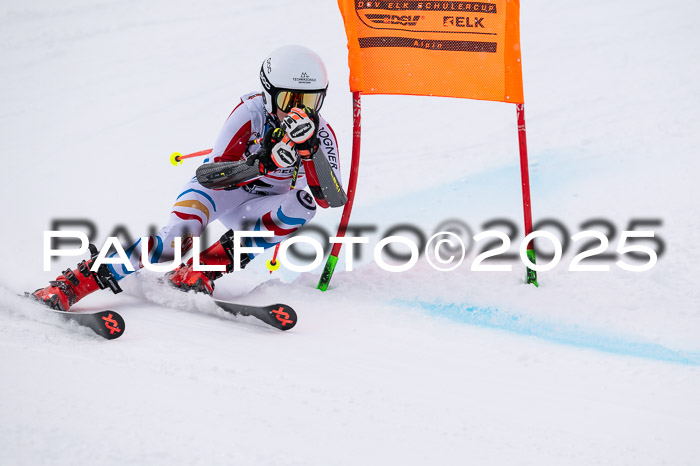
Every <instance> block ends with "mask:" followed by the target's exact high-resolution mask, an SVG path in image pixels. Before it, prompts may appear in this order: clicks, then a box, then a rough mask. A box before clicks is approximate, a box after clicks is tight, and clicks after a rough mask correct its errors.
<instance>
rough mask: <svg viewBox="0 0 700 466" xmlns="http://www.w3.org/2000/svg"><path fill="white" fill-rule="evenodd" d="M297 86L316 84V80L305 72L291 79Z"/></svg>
mask: <svg viewBox="0 0 700 466" xmlns="http://www.w3.org/2000/svg"><path fill="white" fill-rule="evenodd" d="M293 79H294V81H296V82H298V83H299V84H311V83H315V82H316V78H312V77H310V76H309V75H308V74H307V73H306V72H305V71H304V72H302V73H301V76H299V77H298V78H293Z"/></svg>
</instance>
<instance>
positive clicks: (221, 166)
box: [31, 45, 347, 311]
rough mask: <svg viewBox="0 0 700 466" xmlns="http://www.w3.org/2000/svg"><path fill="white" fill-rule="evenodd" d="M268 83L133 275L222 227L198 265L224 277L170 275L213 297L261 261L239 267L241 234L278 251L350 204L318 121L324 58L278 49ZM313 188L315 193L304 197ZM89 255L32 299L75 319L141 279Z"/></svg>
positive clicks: (136, 260)
mask: <svg viewBox="0 0 700 466" xmlns="http://www.w3.org/2000/svg"><path fill="white" fill-rule="evenodd" d="M260 82H261V84H262V88H263V90H262V93H251V94H246V95H244V96H242V97H241V102H240V103H239V104H238V106H237V107H236V108H235V109H234V110H233V112H232V113H231V115H230V116H229V117H228V119H227V120H226V122H225V124H224V127H223V128H222V130H221V132H220V134H219V137H218V138H217V140H216V143H215V144H214V148H213V151H212V153H211V155H210V158H209V159H207V160H205V161H204V165H202V166H201V167H200V168H199V169H198V176H197V177H195V178H193V179H192V180H191V181H190V182H189V183H187V184H186V185H185V186H184V187H183V188H182V190H181V191H180V192H179V193H178V195H177V197H176V199H175V203H174V206H173V209H172V212H171V214H170V219H169V222H168V224H167V225H165V226H164V227H163V228H162V229H161V230H160V231H159V232H158V234H157V236H155V237H150V238H149V241H148V244H143V243H142V242H141V241H140V240H139V241H137V242H136V243H135V244H133V245H132V246H131V247H129V248H128V249H127V250H126V254H127V256H128V257H129V262H130V263H131V265H132V266H133V268H134V270H135V271H138V270H139V269H140V268H141V267H142V263H141V253H142V248H144V247H146V248H147V249H148V258H149V260H150V263H152V264H153V263H157V262H165V261H168V260H171V259H172V258H173V256H174V247H175V241H174V238H176V237H180V238H182V247H181V251H182V253H183V254H184V253H185V252H187V251H188V250H189V249H190V248H191V247H192V237H193V236H199V235H200V233H201V232H202V231H203V230H204V228H205V227H206V226H207V224H209V223H210V222H212V221H214V220H219V221H220V222H222V223H223V224H224V226H226V227H227V228H229V229H230V230H229V231H228V232H227V233H225V234H224V235H223V236H222V237H221V239H220V240H219V241H217V242H216V243H215V244H213V245H212V246H211V247H209V248H208V249H206V250H205V251H203V252H202V253H201V255H200V263H201V264H204V265H223V266H225V267H226V271H225V272H210V271H195V270H194V266H193V262H192V259H190V260H189V261H188V262H187V263H186V264H182V265H180V266H179V267H178V268H177V269H176V270H174V271H173V272H169V273H168V274H166V277H167V279H168V280H169V282H170V283H171V284H172V285H173V286H175V287H177V288H179V289H182V290H184V291H190V290H192V291H195V292H202V293H206V294H212V292H213V291H214V280H216V279H217V278H219V277H220V276H221V275H223V273H229V272H231V271H233V270H234V265H233V264H234V261H236V260H237V261H240V262H239V263H240V267H241V268H242V267H245V266H246V265H247V264H248V263H249V262H250V261H251V260H252V259H253V257H254V255H253V254H242V255H241V256H240V257H238V258H236V257H234V252H233V250H234V247H233V231H234V230H247V231H249V230H255V231H270V232H272V233H273V234H274V236H272V237H266V238H259V237H258V238H246V240H245V241H244V244H243V245H244V246H247V247H253V246H258V247H263V248H270V247H273V246H275V245H276V244H277V243H279V242H281V241H282V240H284V239H285V238H287V237H288V236H290V235H291V234H293V233H294V232H295V231H297V230H298V229H300V228H301V227H303V226H304V225H305V224H306V223H308V222H309V221H311V219H313V217H314V214H315V213H316V206H317V205H320V206H321V207H324V208H325V207H329V206H333V207H336V206H340V205H342V204H344V203H345V201H346V199H347V198H346V197H345V193H344V192H343V191H342V186H341V185H340V182H339V180H340V173H339V160H338V148H337V141H336V138H335V134H334V133H333V130H332V129H331V127H330V125H329V124H328V123H327V122H326V121H325V120H324V119H323V118H322V117H321V116H320V114H319V113H318V112H319V110H320V109H321V106H322V105H323V101H324V98H325V96H326V89H327V88H328V77H327V73H326V69H325V66H324V64H323V62H322V60H321V58H320V57H319V56H318V55H317V54H316V53H314V52H313V51H311V50H309V49H307V48H305V47H301V46H297V45H290V46H285V47H282V48H279V49H277V50H275V51H273V52H272V53H271V54H270V55H269V56H268V57H267V58H266V59H265V60H264V61H263V63H262V67H261V69H260ZM207 162H210V163H207ZM329 180H330V181H329ZM306 185H308V186H309V188H310V191H311V193H309V192H308V191H306V190H304V189H303V188H304V186H306ZM90 251H91V258H90V259H89V260H87V261H83V262H81V263H80V264H79V265H78V267H77V269H75V270H70V269H68V270H66V271H64V272H63V274H62V275H60V276H59V277H58V278H56V280H54V281H51V282H50V284H49V286H47V287H46V288H41V289H38V290H36V291H35V292H34V293H32V294H31V296H32V297H33V298H34V299H37V300H39V301H41V302H43V303H45V304H46V305H47V306H49V307H51V308H53V309H56V310H62V311H67V310H68V309H69V308H70V307H71V306H73V305H74V304H75V303H76V302H78V301H79V300H81V299H82V298H84V297H85V296H87V295H88V294H90V293H92V292H94V291H96V290H98V289H104V288H108V287H109V288H110V289H111V290H112V291H113V292H115V293H118V292H120V291H121V288H120V287H119V285H118V282H119V281H120V280H121V279H123V278H124V277H125V276H127V275H129V274H130V273H133V272H131V271H129V270H128V269H127V267H125V266H124V265H121V264H117V265H114V264H102V265H101V266H100V267H99V268H98V270H96V271H91V270H90V268H91V266H92V264H93V262H94V260H95V259H96V258H97V250H96V248H95V247H94V246H92V245H90Z"/></svg>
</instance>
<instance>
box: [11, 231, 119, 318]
mask: <svg viewBox="0 0 700 466" xmlns="http://www.w3.org/2000/svg"><path fill="white" fill-rule="evenodd" d="M97 255H98V252H97V248H96V247H95V246H94V245H92V244H91V245H90V260H89V261H82V262H81V263H80V264H78V268H77V269H75V270H71V269H67V270H65V271H64V272H63V275H59V276H58V277H57V278H56V280H54V281H51V282H49V286H47V287H46V288H39V289H38V290H36V291H35V292H34V293H25V295H26V296H28V297H31V298H34V299H36V300H37V301H40V302H42V303H44V304H45V305H47V306H48V307H50V308H52V309H56V310H57V311H67V310H68V309H70V307H71V306H72V305H73V304H75V303H77V302H78V301H80V300H81V299H83V298H84V297H85V296H87V295H89V294H90V293H92V292H93V291H97V290H103V289H105V288H110V289H111V290H112V291H113V292H114V293H115V294H116V293H120V292H121V291H122V289H121V288H120V287H119V284H118V283H117V281H116V280H115V279H114V276H113V275H112V273H111V272H110V271H109V268H108V267H107V266H106V265H105V264H102V265H100V267H99V268H98V270H97V272H92V271H90V267H91V266H92V264H93V262H94V260H95V259H96V258H97Z"/></svg>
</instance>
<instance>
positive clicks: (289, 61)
mask: <svg viewBox="0 0 700 466" xmlns="http://www.w3.org/2000/svg"><path fill="white" fill-rule="evenodd" d="M260 82H261V83H262V86H263V93H262V94H263V102H265V109H266V110H267V112H268V113H270V114H273V115H274V114H275V113H276V112H277V109H281V110H282V111H284V112H285V113H286V112H289V110H291V108H292V107H297V106H300V105H304V106H307V107H311V108H313V109H314V110H316V111H318V110H319V109H320V108H321V105H323V99H324V98H325V97H326V89H327V88H328V74H327V73H326V67H325V65H324V64H323V60H321V57H319V56H318V55H317V54H316V53H315V52H313V51H312V50H309V49H307V48H306V47H302V46H301V45H286V46H284V47H280V48H278V49H277V50H274V51H273V52H272V53H271V54H270V55H268V57H267V58H265V60H264V61H263V63H262V66H261V67H260Z"/></svg>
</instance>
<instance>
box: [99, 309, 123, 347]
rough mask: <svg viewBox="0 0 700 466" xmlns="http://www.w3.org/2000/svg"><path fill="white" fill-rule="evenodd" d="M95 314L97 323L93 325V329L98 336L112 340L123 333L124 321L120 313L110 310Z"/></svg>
mask: <svg viewBox="0 0 700 466" xmlns="http://www.w3.org/2000/svg"><path fill="white" fill-rule="evenodd" d="M95 315H96V318H97V319H98V325H97V326H96V327H93V330H95V331H96V332H97V333H98V334H100V336H102V337H104V338H106V339H108V340H114V339H116V338H119V337H120V336H122V335H124V330H125V329H126V323H125V322H124V318H123V317H122V316H121V315H119V314H118V313H116V312H114V311H110V310H106V311H101V312H98V313H97V314H95Z"/></svg>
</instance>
